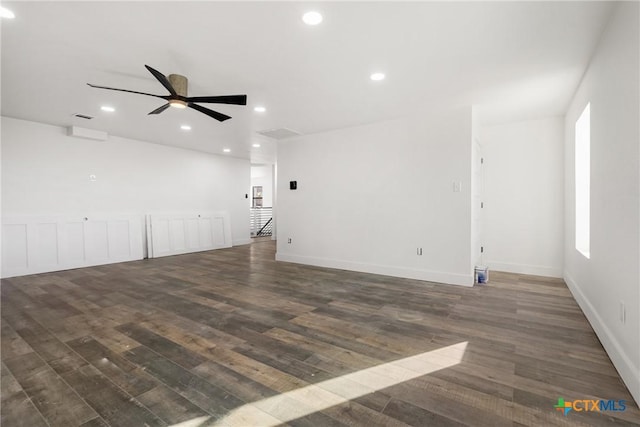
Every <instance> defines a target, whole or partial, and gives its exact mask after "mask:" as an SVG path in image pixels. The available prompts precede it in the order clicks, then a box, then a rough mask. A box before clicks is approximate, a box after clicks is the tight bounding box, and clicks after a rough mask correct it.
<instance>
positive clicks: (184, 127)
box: [180, 125, 191, 130]
mask: <svg viewBox="0 0 640 427" xmlns="http://www.w3.org/2000/svg"><path fill="white" fill-rule="evenodd" d="M180 129H182V130H191V126H189V125H182V126H180Z"/></svg>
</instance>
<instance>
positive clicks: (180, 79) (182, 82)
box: [169, 74, 188, 98]
mask: <svg viewBox="0 0 640 427" xmlns="http://www.w3.org/2000/svg"><path fill="white" fill-rule="evenodd" d="M169 83H171V86H173V88H174V89H175V90H176V93H177V94H178V95H179V96H184V97H185V98H186V97H187V84H188V81H187V78H186V77H185V76H181V75H180V74H169Z"/></svg>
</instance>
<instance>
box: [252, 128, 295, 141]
mask: <svg viewBox="0 0 640 427" xmlns="http://www.w3.org/2000/svg"><path fill="white" fill-rule="evenodd" d="M258 133H259V134H260V135H264V136H268V137H269V138H273V139H285V138H291V137H292V136H298V135H301V133H300V132H296V131H295V130H291V129H287V128H279V129H269V130H261V131H259V132H258Z"/></svg>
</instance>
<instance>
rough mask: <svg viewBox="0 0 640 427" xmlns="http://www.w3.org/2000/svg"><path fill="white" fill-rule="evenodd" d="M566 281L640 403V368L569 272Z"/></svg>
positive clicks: (565, 273) (565, 274)
mask: <svg viewBox="0 0 640 427" xmlns="http://www.w3.org/2000/svg"><path fill="white" fill-rule="evenodd" d="M564 281H565V282H566V283H567V286H568V287H569V290H570V291H571V293H572V294H573V297H574V298H575V300H576V301H577V302H578V305H579V306H580V308H581V309H582V312H583V313H584V314H585V316H586V317H587V320H588V321H589V323H590V324H591V327H592V328H593V330H594V331H595V333H596V335H597V336H598V339H599V340H600V342H601V343H602V346H603V347H604V350H605V351H606V352H607V355H608V356H609V358H610V359H611V362H612V363H613V366H614V367H615V368H616V370H617V371H618V373H619V374H620V377H621V378H622V381H624V383H625V385H626V386H627V388H628V389H629V391H630V392H631V395H632V396H633V398H634V399H635V401H636V403H640V367H638V366H634V363H633V360H632V359H631V358H630V357H629V355H628V354H627V353H626V352H625V351H624V349H623V348H622V346H621V345H620V343H619V342H618V340H617V339H616V337H615V336H614V335H613V333H612V332H611V330H610V329H609V328H608V327H607V325H606V324H605V322H604V320H602V317H600V315H599V314H598V311H597V310H596V309H595V307H594V306H593V304H591V302H590V301H589V300H588V299H587V297H586V296H585V294H584V293H583V292H582V290H581V289H580V287H579V286H578V284H577V283H576V282H575V281H574V280H573V279H572V278H571V276H569V273H568V272H567V271H565V272H564Z"/></svg>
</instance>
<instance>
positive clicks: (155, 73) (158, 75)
mask: <svg viewBox="0 0 640 427" xmlns="http://www.w3.org/2000/svg"><path fill="white" fill-rule="evenodd" d="M145 67H147V70H149V72H150V73H151V74H153V77H155V78H156V79H158V81H159V82H160V83H162V86H164V87H165V88H166V89H167V90H168V91H169V92H170V93H171V95H177V93H176V90H175V89H174V88H173V86H171V83H169V79H167V78H166V77H165V75H164V74H162V73H161V72H160V71H158V70H154V69H153V68H151V67H149V66H148V65H145Z"/></svg>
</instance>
